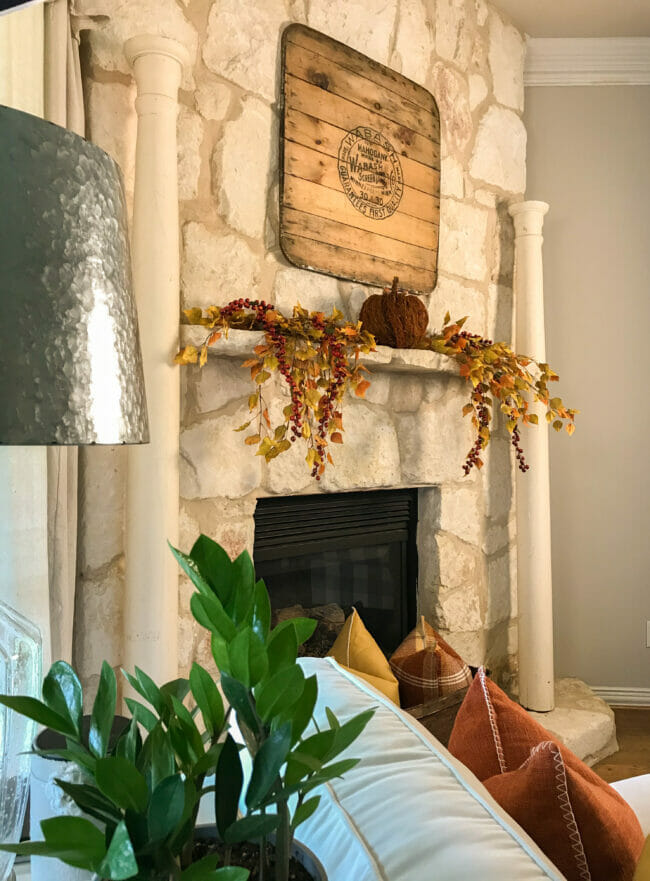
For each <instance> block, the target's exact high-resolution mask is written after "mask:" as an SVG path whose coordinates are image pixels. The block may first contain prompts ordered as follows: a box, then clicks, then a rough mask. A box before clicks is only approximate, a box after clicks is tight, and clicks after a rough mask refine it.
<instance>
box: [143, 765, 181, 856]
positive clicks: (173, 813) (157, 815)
mask: <svg viewBox="0 0 650 881" xmlns="http://www.w3.org/2000/svg"><path fill="white" fill-rule="evenodd" d="M184 809H185V785H184V783H183V778H182V777H181V775H180V774H175V775H174V776H172V777H167V778H165V780H162V781H161V782H160V783H159V784H158V786H156V788H155V789H154V791H153V792H152V793H151V798H150V800H149V808H148V810H147V823H148V825H149V835H150V838H151V840H152V841H164V840H165V839H166V838H169V836H170V835H171V834H172V833H173V832H174V831H175V830H176V827H177V826H178V824H179V823H180V822H181V820H182V819H183V813H184Z"/></svg>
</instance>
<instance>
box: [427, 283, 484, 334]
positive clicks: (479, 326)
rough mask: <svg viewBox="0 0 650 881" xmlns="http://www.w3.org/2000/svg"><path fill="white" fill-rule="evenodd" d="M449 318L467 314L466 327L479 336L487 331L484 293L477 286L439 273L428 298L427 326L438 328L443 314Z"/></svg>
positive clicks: (453, 319) (454, 318)
mask: <svg viewBox="0 0 650 881" xmlns="http://www.w3.org/2000/svg"><path fill="white" fill-rule="evenodd" d="M447 312H449V314H450V316H451V320H452V321H455V320H456V319H458V318H463V317H464V316H465V315H467V316H468V317H467V322H466V325H465V327H466V329H467V330H468V331H470V333H478V334H480V335H481V336H482V335H483V334H485V333H486V331H487V327H488V324H487V319H486V302H485V294H484V293H483V292H482V291H479V290H478V289H477V288H475V287H473V286H471V285H468V284H462V283H461V282H459V281H456V279H453V278H448V277H447V276H444V275H441V276H439V278H438V285H437V287H436V289H435V291H434V292H433V293H432V294H431V299H430V300H429V328H430V329H432V330H433V329H437V330H440V328H441V327H442V322H443V319H444V317H445V314H446V313H447Z"/></svg>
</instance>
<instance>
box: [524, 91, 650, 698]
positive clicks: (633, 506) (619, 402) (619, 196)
mask: <svg viewBox="0 0 650 881" xmlns="http://www.w3.org/2000/svg"><path fill="white" fill-rule="evenodd" d="M525 115H526V123H527V128H528V187H527V198H531V199H543V200H545V201H547V202H549V203H550V205H551V210H550V212H549V214H548V217H547V221H546V224H545V242H544V273H545V296H546V329H547V354H548V359H549V361H550V363H551V365H552V366H553V367H554V368H555V369H556V370H557V371H558V372H559V374H560V376H561V393H562V394H563V397H564V400H565V401H566V402H567V403H568V404H569V406H575V407H579V408H580V409H581V410H582V413H581V415H580V417H579V419H578V428H577V430H576V433H575V435H574V436H573V438H572V439H571V440H568V439H567V437H566V436H564V437H557V438H556V437H553V438H552V439H551V499H552V524H553V582H554V602H555V621H556V625H555V639H556V646H555V655H556V668H557V672H558V673H560V674H570V675H573V676H579V677H581V678H582V679H585V680H586V681H587V682H589V683H590V684H591V685H601V686H602V685H607V686H615V687H648V688H650V649H649V648H646V645H645V643H646V619H650V503H649V498H650V457H649V455H648V447H649V440H650V417H649V415H648V414H649V413H650V409H649V406H648V374H649V370H648V329H649V327H650V166H649V163H650V88H648V87H586V88H577V87H560V88H540V87H537V88H529V89H527V91H526V114H525ZM615 411H616V412H615Z"/></svg>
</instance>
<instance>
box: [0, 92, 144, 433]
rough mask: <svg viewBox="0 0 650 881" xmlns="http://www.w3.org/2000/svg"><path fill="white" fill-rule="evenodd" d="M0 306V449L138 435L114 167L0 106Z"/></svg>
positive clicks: (80, 142)
mask: <svg viewBox="0 0 650 881" xmlns="http://www.w3.org/2000/svg"><path fill="white" fill-rule="evenodd" d="M0 304H1V320H0V444H16V445H23V444H134V443H147V442H148V440H149V428H148V422H147V406H146V399H145V391H144V378H143V372H142V359H141V355H140V345H139V340H138V321H137V313H136V308H135V301H134V298H133V293H132V290H131V266H130V257H129V240H128V233H127V225H126V206H125V201H124V188H123V185H122V178H121V174H120V171H119V168H118V166H117V165H116V164H115V162H114V161H113V160H112V159H111V158H110V157H109V156H108V155H107V154H106V153H104V151H103V150H100V149H99V148H98V147H96V146H94V145H93V144H90V143H88V142H87V141H85V140H84V139H83V138H81V137H79V136H78V135H75V134H73V133H72V132H70V131H67V130H66V129H63V128H60V127H59V126H56V125H52V124H51V123H49V122H45V121H43V120H42V119H39V118H38V117H35V116H31V115H30V114H27V113H22V112H20V111H18V110H13V109H11V108H8V107H2V106H0Z"/></svg>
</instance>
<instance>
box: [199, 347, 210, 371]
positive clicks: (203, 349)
mask: <svg viewBox="0 0 650 881" xmlns="http://www.w3.org/2000/svg"><path fill="white" fill-rule="evenodd" d="M207 363H208V347H207V346H201V357H200V358H199V367H204V366H205V365H206V364H207Z"/></svg>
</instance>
